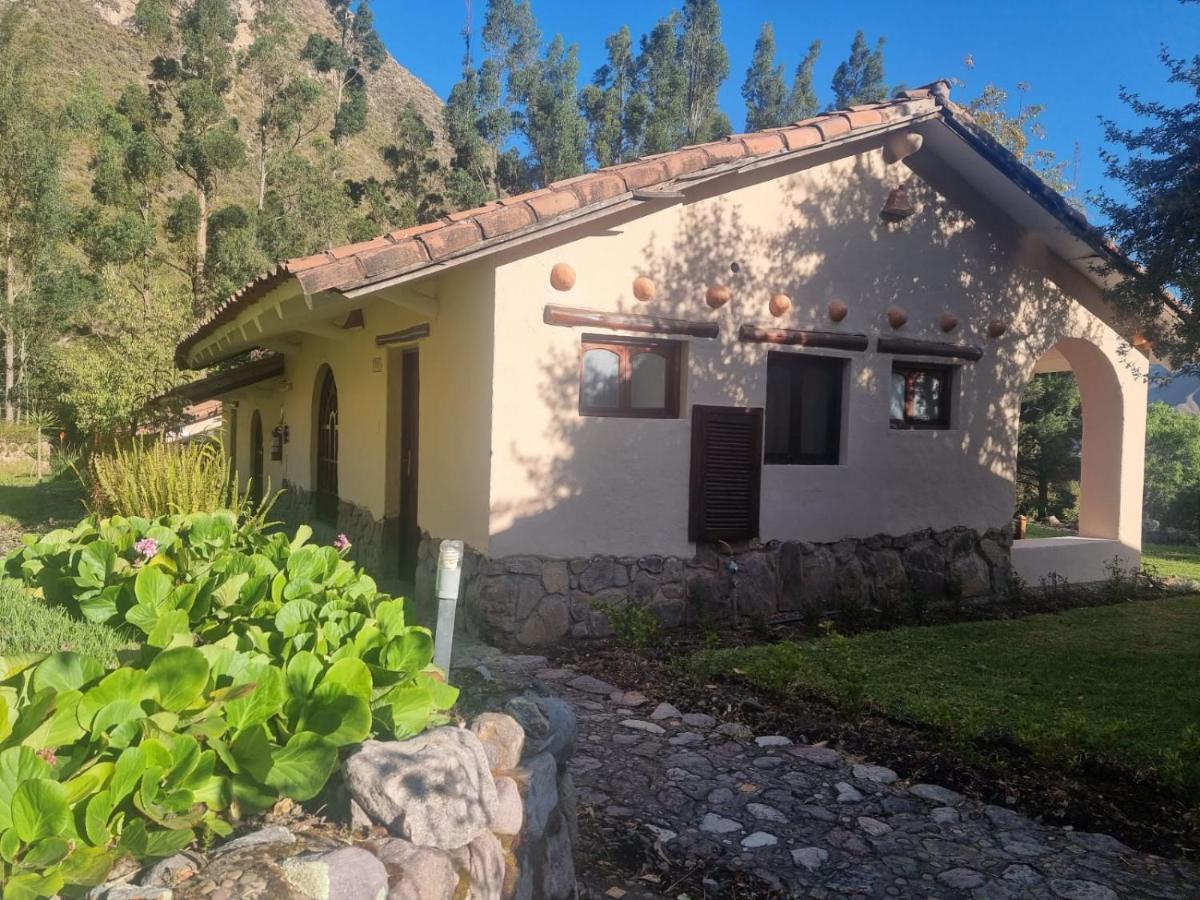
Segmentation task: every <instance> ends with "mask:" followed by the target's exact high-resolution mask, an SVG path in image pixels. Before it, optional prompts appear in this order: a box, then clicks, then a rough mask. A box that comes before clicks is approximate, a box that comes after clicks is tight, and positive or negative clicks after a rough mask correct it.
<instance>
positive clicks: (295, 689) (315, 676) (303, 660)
mask: <svg viewBox="0 0 1200 900" xmlns="http://www.w3.org/2000/svg"><path fill="white" fill-rule="evenodd" d="M321 668H322V666H321V661H320V660H319V659H317V657H316V656H314V655H313V654H312V653H309V652H308V651H307V650H302V651H300V652H299V653H297V654H296V655H295V656H293V657H292V658H291V659H290V660H288V664H287V692H288V696H289V697H292V698H293V699H296V700H303V699H304V698H305V697H307V696H308V695H309V694H311V693H312V692H313V689H314V688H315V687H316V686H317V681H318V680H319V679H320V678H321ZM368 677H369V674H368Z"/></svg>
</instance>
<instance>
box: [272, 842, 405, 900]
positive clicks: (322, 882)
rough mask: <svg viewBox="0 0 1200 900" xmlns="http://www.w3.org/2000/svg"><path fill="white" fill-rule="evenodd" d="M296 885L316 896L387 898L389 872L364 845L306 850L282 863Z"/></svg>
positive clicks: (334, 899) (322, 898) (353, 899)
mask: <svg viewBox="0 0 1200 900" xmlns="http://www.w3.org/2000/svg"><path fill="white" fill-rule="evenodd" d="M280 868H282V869H283V873H284V875H286V876H287V880H288V881H290V882H291V883H292V885H293V886H294V887H295V888H296V889H297V890H298V891H300V892H301V893H302V894H304V895H305V896H307V897H312V898H313V900H383V898H385V897H386V896H387V893H388V873H387V869H385V868H384V866H383V863H381V862H380V861H379V860H377V859H376V858H375V857H374V856H372V855H371V854H370V853H369V852H367V851H366V850H364V849H363V848H362V847H340V848H339V849H337V850H325V851H322V852H319V853H302V854H300V855H299V856H293V857H291V858H290V859H285V860H284V861H283V862H281V863H280Z"/></svg>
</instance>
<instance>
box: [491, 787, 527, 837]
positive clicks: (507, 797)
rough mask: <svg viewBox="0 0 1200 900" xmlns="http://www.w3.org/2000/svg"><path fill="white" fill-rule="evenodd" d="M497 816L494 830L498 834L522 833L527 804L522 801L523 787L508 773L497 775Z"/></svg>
mask: <svg viewBox="0 0 1200 900" xmlns="http://www.w3.org/2000/svg"><path fill="white" fill-rule="evenodd" d="M496 800H497V804H496V818H495V820H494V821H493V822H492V830H493V831H494V832H496V833H497V834H520V833H521V823H522V822H524V821H525V806H524V804H523V803H522V801H521V789H520V788H519V787H517V783H516V781H514V780H513V779H512V778H510V777H509V776H507V775H499V776H497V777H496Z"/></svg>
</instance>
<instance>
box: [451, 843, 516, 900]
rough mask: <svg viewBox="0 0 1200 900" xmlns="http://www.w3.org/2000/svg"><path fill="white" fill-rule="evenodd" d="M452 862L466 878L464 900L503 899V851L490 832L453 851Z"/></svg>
mask: <svg viewBox="0 0 1200 900" xmlns="http://www.w3.org/2000/svg"><path fill="white" fill-rule="evenodd" d="M454 861H455V862H456V863H458V867H459V869H460V870H461V871H463V872H464V873H465V874H466V876H467V891H466V893H465V894H463V895H462V896H463V897H464V898H465V900H501V898H502V897H503V896H504V873H505V865H504V848H503V847H502V846H501V845H500V840H499V838H497V837H496V836H495V835H494V834H492V833H491V832H490V831H485V832H484V833H483V834H481V835H479V837H477V838H475V840H473V841H471V843H470V844H468V845H467V846H466V847H462V848H461V849H459V850H456V851H454Z"/></svg>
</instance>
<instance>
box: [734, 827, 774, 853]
mask: <svg viewBox="0 0 1200 900" xmlns="http://www.w3.org/2000/svg"><path fill="white" fill-rule="evenodd" d="M778 843H779V838H777V837H775V835H773V834H768V833H767V832H765V831H756V832H754V834H748V835H746V836H745V837H744V838H742V846H743V847H744V848H746V849H747V850H757V849H758V848H759V847H774V846H775V845H776V844H778Z"/></svg>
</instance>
